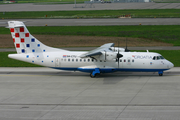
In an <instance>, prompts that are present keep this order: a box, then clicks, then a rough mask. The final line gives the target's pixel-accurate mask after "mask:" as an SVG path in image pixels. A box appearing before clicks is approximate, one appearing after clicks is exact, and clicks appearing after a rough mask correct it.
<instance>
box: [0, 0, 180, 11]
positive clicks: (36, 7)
mask: <svg viewBox="0 0 180 120" xmlns="http://www.w3.org/2000/svg"><path fill="white" fill-rule="evenodd" d="M85 6H86V7H85ZM93 6H94V7H90V6H89V5H88V4H77V5H76V7H75V5H74V4H32V3H26V4H0V12H6V11H64V10H122V9H179V8H180V3H154V2H150V3H105V4H101V3H98V4H93Z"/></svg>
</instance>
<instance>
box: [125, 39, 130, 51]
mask: <svg viewBox="0 0 180 120" xmlns="http://www.w3.org/2000/svg"><path fill="white" fill-rule="evenodd" d="M129 51H130V50H128V49H127V37H126V48H125V52H129Z"/></svg>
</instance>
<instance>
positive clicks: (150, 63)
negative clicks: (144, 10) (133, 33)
mask: <svg viewBox="0 0 180 120" xmlns="http://www.w3.org/2000/svg"><path fill="white" fill-rule="evenodd" d="M84 53H86V52H70V51H66V52H44V53H39V54H38V53H29V54H10V55H9V57H10V58H13V59H17V60H21V61H25V62H29V63H33V64H37V65H42V66H47V67H53V68H59V69H61V68H67V70H68V68H69V70H71V68H74V69H76V68H87V69H88V68H102V69H103V68H118V62H117V61H116V62H114V61H111V62H110V61H101V60H95V59H92V58H80V57H78V56H79V55H81V54H84ZM121 54H122V55H123V57H122V58H120V60H119V69H121V71H123V69H170V68H171V67H173V64H172V63H171V62H169V61H168V60H166V59H159V60H153V57H154V56H161V55H160V54H158V53H151V52H121ZM27 56H28V57H27ZM92 60H93V61H92ZM122 68H123V69H122Z"/></svg>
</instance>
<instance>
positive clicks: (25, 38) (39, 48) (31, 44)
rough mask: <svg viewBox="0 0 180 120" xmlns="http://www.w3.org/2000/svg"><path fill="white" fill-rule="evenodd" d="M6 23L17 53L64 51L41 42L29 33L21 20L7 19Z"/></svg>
mask: <svg viewBox="0 0 180 120" xmlns="http://www.w3.org/2000/svg"><path fill="white" fill-rule="evenodd" d="M8 25H9V28H10V31H11V35H12V38H13V41H14V45H15V48H16V51H17V53H18V54H23V53H35V52H36V53H37V52H52V51H65V50H61V49H57V48H52V47H48V46H46V45H44V44H43V43H41V42H40V41H39V40H37V39H36V38H35V37H33V36H32V35H31V34H30V33H29V31H28V29H27V28H26V26H25V25H24V23H23V22H21V21H8Z"/></svg>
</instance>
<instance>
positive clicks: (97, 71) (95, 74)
mask: <svg viewBox="0 0 180 120" xmlns="http://www.w3.org/2000/svg"><path fill="white" fill-rule="evenodd" d="M98 74H100V70H99V68H95V70H94V71H93V72H92V73H90V77H91V78H95V77H96V76H97V75H98Z"/></svg>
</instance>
